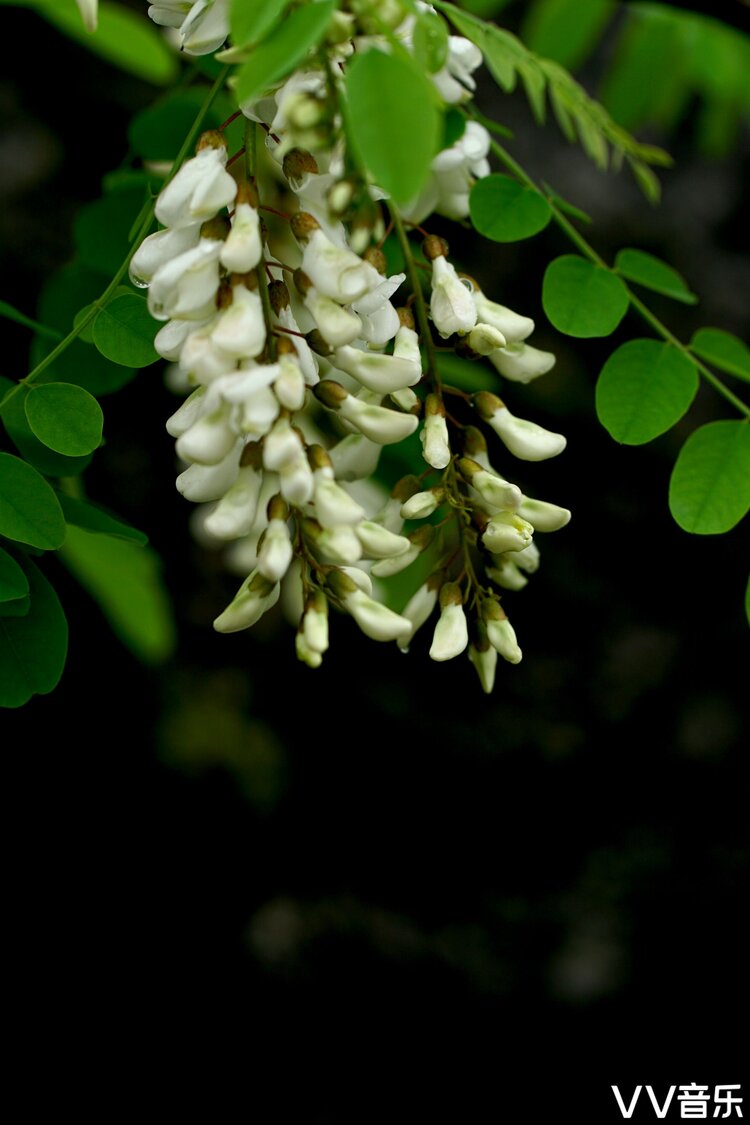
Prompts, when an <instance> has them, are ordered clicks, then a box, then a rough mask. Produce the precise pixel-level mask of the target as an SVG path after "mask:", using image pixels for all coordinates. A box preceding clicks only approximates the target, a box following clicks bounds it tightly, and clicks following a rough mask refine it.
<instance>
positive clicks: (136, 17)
mask: <svg viewBox="0 0 750 1125" xmlns="http://www.w3.org/2000/svg"><path fill="white" fill-rule="evenodd" d="M34 7H36V8H38V9H39V11H40V12H41V13H42V14H43V15H44V17H45V18H46V19H48V20H49V21H50V23H53V24H55V26H56V27H58V28H59V29H60V31H63V32H64V33H65V34H66V35H69V36H70V38H71V39H75V40H76V41H77V42H78V43H81V44H82V45H83V46H84V47H86V48H87V49H88V50H89V51H93V53H94V54H95V55H100V56H101V57H102V58H103V59H106V60H107V62H110V63H113V64H114V65H115V66H118V67H120V69H122V70H126V71H128V72H129V73H130V74H134V75H135V76H136V77H137V78H142V79H143V80H144V81H145V82H150V83H152V85H154V86H169V85H170V83H172V82H174V80H175V79H176V77H177V74H178V72H179V64H178V61H177V55H176V54H175V52H174V51H173V50H172V49H171V48H170V46H169V44H168V43H167V41H166V40H165V39H164V37H163V36H162V35H161V34H160V32H159V30H158V28H157V27H155V26H154V24H152V23H151V21H150V20H148V19H144V17H143V15H142V14H141V13H140V12H132V11H128V9H127V8H124V7H123V6H122V5H121V4H111V3H109V2H108V0H101V2H100V4H99V20H98V25H97V29H96V31H95V32H94V33H93V34H91V33H90V32H88V31H86V29H85V28H84V26H83V23H82V21H81V14H80V12H79V10H78V6H77V5H76V3H75V0H35V3H34Z"/></svg>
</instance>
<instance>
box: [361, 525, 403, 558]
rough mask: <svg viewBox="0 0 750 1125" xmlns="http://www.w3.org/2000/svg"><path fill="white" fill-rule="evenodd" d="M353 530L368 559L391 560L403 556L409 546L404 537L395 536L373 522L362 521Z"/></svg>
mask: <svg viewBox="0 0 750 1125" xmlns="http://www.w3.org/2000/svg"><path fill="white" fill-rule="evenodd" d="M354 530H355V532H356V534H357V538H358V539H359V541H360V543H361V544H362V550H363V552H364V555H365V557H366V558H368V559H391V558H394V557H396V556H398V555H403V554H405V553H406V551H408V550H409V547H410V546H411V544H410V543H409V540H408V539H407V538H406V536H405V535H397V534H396V533H395V532H393V531H389V530H388V528H386V527H383V526H382V524H379V523H375V522H374V520H362V522H361V523H359V524H357V525H356V526H355V528H354Z"/></svg>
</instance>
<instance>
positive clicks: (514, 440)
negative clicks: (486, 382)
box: [473, 391, 567, 461]
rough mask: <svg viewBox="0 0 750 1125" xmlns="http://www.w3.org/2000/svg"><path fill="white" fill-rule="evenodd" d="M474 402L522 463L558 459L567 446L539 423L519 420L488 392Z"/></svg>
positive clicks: (476, 395)
mask: <svg viewBox="0 0 750 1125" xmlns="http://www.w3.org/2000/svg"><path fill="white" fill-rule="evenodd" d="M473 402H474V405H475V407H476V408H477V410H478V411H479V413H480V415H481V417H482V418H483V419H484V420H485V422H487V423H488V425H489V426H491V427H492V429H493V430H494V431H495V433H496V434H497V435H498V437H499V438H500V439H501V441H502V442H503V443H504V445H505V446H506V447H507V448H508V449H509V450H510V452H511V453H512V454H513V456H514V457H518V458H519V459H520V460H522V461H546V460H547V458H548V457H556V456H557V455H558V453H562V451H563V449H565V446H566V445H567V441H566V439H565V438H564V437H563V435H562V434H556V433H553V432H552V431H551V430H545V429H544V427H543V426H538V425H537V424H536V422H528V421H527V420H526V419H525V418H517V417H516V416H515V415H514V414H511V412H510V410H508V408H507V406H506V405H505V404H504V403H503V402H502V401H501V400H500V399H499V398H498V397H497V395H493V394H490V392H489V391H480V392H479V393H478V394H475V395H474V396H473Z"/></svg>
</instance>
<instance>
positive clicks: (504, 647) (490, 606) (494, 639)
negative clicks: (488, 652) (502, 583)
mask: <svg viewBox="0 0 750 1125" xmlns="http://www.w3.org/2000/svg"><path fill="white" fill-rule="evenodd" d="M482 616H483V618H484V622H485V626H486V629H487V639H488V640H489V642H490V644H491V645H492V647H493V648H494V649H497V651H498V652H499V653H500V655H501V656H502V657H503V658H504V659H505V660H507V661H508V662H509V663H510V664H518V663H520V660H521V650H520V648H519V647H518V641H517V640H516V634H515V631H514V629H513V626H512V625H511V623H510V621H509V620H508V618H507V617H506V616H505V612H504V610H503V609H502V607H501V605H500V603H499V602H496V601H494V600H491V599H489V598H488V599H487V600H486V601H485V602H484V603H483V605H482Z"/></svg>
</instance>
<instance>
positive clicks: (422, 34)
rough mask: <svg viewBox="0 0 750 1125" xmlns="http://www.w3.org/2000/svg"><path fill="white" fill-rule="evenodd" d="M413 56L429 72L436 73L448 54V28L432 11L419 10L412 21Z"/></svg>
mask: <svg viewBox="0 0 750 1125" xmlns="http://www.w3.org/2000/svg"><path fill="white" fill-rule="evenodd" d="M413 41H414V58H415V59H416V60H417V62H418V63H419V65H420V66H421V67H422V68H423V69H424V70H426V71H427V72H428V73H429V74H436V73H437V71H438V70H440V68H441V67H442V66H444V65H445V60H446V58H447V56H448V29H447V27H446V26H445V21H444V20H442V19H441V18H440V16H438V15H436V14H435V13H434V12H430V11H424V12H419V14H418V15H417V18H416V21H415V23H414V38H413Z"/></svg>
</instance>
